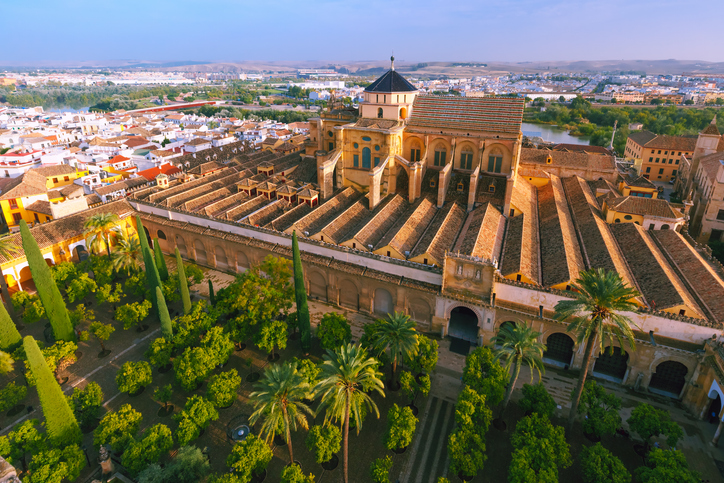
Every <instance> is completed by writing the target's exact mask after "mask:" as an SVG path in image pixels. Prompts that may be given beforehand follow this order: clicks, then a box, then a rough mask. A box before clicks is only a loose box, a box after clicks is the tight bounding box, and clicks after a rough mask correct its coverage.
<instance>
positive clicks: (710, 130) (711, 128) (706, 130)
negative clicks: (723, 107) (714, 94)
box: [701, 115, 719, 136]
mask: <svg viewBox="0 0 724 483" xmlns="http://www.w3.org/2000/svg"><path fill="white" fill-rule="evenodd" d="M701 134H713V135H715V136H719V129H718V128H717V127H716V115H714V119H712V120H711V123H710V124H709V125H708V126H707V127H705V128H704V130H703V131H701Z"/></svg>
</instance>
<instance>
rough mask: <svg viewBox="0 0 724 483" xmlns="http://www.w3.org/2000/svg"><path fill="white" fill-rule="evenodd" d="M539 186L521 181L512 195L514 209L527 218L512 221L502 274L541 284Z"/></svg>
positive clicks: (519, 180)
mask: <svg viewBox="0 0 724 483" xmlns="http://www.w3.org/2000/svg"><path fill="white" fill-rule="evenodd" d="M536 198H537V192H536V189H535V186H533V185H532V184H530V183H528V181H527V180H526V179H524V178H519V179H518V180H517V181H516V183H515V186H514V188H513V192H512V194H511V200H510V203H511V206H514V207H515V208H517V209H518V210H520V211H522V212H523V215H519V216H516V217H514V218H511V219H509V220H508V234H507V235H506V237H505V247H504V249H503V261H502V264H501V268H500V272H501V273H502V274H503V275H504V276H506V275H512V274H514V273H518V272H520V273H522V274H523V275H525V276H526V277H527V278H529V279H530V280H533V281H534V282H535V283H538V282H539V278H540V277H539V275H540V274H539V270H538V254H539V250H538V207H537V199H536Z"/></svg>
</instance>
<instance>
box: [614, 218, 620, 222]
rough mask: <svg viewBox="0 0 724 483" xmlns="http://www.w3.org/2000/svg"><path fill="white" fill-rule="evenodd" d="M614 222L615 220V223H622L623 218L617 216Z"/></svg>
mask: <svg viewBox="0 0 724 483" xmlns="http://www.w3.org/2000/svg"><path fill="white" fill-rule="evenodd" d="M613 222H614V223H621V218H616V219H615V220H613Z"/></svg>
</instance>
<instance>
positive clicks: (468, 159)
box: [460, 151, 473, 169]
mask: <svg viewBox="0 0 724 483" xmlns="http://www.w3.org/2000/svg"><path fill="white" fill-rule="evenodd" d="M460 169H473V153H472V152H471V151H463V152H462V153H460Z"/></svg>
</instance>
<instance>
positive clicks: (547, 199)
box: [538, 176, 586, 287]
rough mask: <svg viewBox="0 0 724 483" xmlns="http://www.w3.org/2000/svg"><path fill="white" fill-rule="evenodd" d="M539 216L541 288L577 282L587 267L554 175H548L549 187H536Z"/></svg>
mask: <svg viewBox="0 0 724 483" xmlns="http://www.w3.org/2000/svg"><path fill="white" fill-rule="evenodd" d="M538 216H539V217H540V223H539V226H540V233H541V234H542V236H541V237H540V253H541V281H542V284H543V286H545V287H552V286H554V285H560V284H562V283H566V284H567V283H569V282H570V281H572V280H576V279H577V278H578V274H579V273H580V272H581V271H582V270H585V268H586V267H585V265H584V264H583V257H582V256H581V247H580V246H579V245H578V238H577V236H576V229H575V227H574V226H573V219H572V216H571V212H570V210H569V208H568V202H567V201H566V194H565V192H564V191H563V184H562V183H561V180H560V178H558V177H557V176H551V181H550V182H549V183H548V184H546V185H545V186H542V187H540V188H538Z"/></svg>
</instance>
